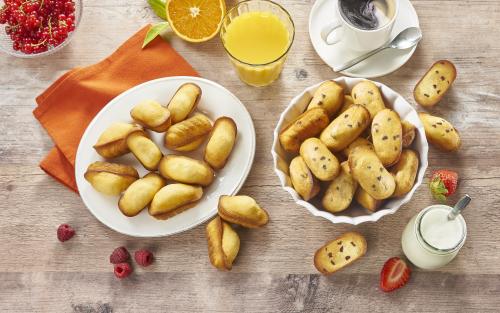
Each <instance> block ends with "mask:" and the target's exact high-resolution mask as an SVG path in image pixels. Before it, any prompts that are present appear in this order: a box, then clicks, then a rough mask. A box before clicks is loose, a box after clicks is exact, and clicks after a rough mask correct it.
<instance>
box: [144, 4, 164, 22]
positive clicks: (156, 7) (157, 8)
mask: <svg viewBox="0 0 500 313" xmlns="http://www.w3.org/2000/svg"><path fill="white" fill-rule="evenodd" d="M165 2H166V0H148V3H149V5H150V6H151V9H153V11H154V12H155V14H156V15H158V17H159V18H161V19H164V20H167V11H166V9H165Z"/></svg>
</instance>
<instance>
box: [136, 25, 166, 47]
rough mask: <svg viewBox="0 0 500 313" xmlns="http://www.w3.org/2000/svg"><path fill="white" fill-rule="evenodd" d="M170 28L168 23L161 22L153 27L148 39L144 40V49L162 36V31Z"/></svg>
mask: <svg viewBox="0 0 500 313" xmlns="http://www.w3.org/2000/svg"><path fill="white" fill-rule="evenodd" d="M169 27H170V25H169V24H168V22H161V23H158V24H155V25H153V26H151V28H150V29H149V30H148V33H147V34H146V37H145V38H144V42H143V43H142V48H144V47H145V46H147V45H148V44H149V43H150V42H151V41H153V39H155V38H156V37H158V35H160V33H161V32H162V31H164V30H165V29H167V28H169Z"/></svg>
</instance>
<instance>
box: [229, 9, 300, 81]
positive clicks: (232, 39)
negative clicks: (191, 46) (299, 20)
mask: <svg viewBox="0 0 500 313" xmlns="http://www.w3.org/2000/svg"><path fill="white" fill-rule="evenodd" d="M255 2H260V3H261V5H259V6H258V8H256V9H257V10H255V11H252V8H251V7H250V8H247V9H245V10H241V11H244V12H242V13H240V10H239V9H238V8H237V7H236V8H234V9H232V10H231V11H230V12H229V13H228V16H226V18H225V20H224V22H223V26H222V29H221V38H222V42H223V44H224V47H225V49H226V51H227V52H228V54H229V56H230V59H231V61H232V63H233V65H234V67H235V69H236V72H237V73H238V75H239V77H240V79H241V80H242V81H243V82H245V83H247V84H249V85H252V86H266V85H269V84H270V83H272V82H273V81H274V80H276V79H277V78H278V77H279V75H280V73H281V70H282V68H283V64H284V62H285V59H286V53H287V52H288V49H289V48H290V45H291V44H292V41H293V36H294V30H293V23H292V21H291V19H290V17H289V15H288V13H286V11H284V10H283V9H281V7H279V6H278V5H277V4H274V3H272V2H269V1H260V0H253V1H247V2H242V3H240V4H239V5H238V6H242V5H246V6H251V5H252V3H255ZM262 3H264V4H266V5H270V6H275V7H276V8H279V9H281V10H282V13H281V14H279V11H277V9H276V8H273V9H272V13H271V9H270V10H269V11H267V10H265V9H266V8H265V7H263V6H262ZM235 9H236V10H235ZM280 15H281V16H280Z"/></svg>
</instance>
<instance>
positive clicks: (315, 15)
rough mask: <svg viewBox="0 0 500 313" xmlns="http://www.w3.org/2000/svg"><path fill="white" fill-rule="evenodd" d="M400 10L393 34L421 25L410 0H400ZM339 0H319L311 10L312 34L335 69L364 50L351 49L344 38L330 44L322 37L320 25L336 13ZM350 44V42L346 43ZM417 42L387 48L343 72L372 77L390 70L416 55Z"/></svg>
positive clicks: (350, 74)
mask: <svg viewBox="0 0 500 313" xmlns="http://www.w3.org/2000/svg"><path fill="white" fill-rule="evenodd" d="M399 1H400V3H399V14H398V16H397V18H396V23H395V24H394V28H393V30H392V34H391V38H394V37H395V36H396V35H397V34H398V33H399V32H401V31H402V30H403V29H405V28H408V27H419V23H418V16H417V12H415V9H414V8H413V5H412V4H411V2H410V1H409V0H399ZM336 6H337V0H317V1H316V2H315V3H314V5H313V7H312V9H311V13H310V14H309V37H310V38H311V42H312V44H313V47H314V49H315V50H316V52H317V53H318V55H319V57H320V58H321V59H322V60H323V61H324V62H325V63H326V64H328V66H330V67H331V68H332V69H333V68H335V67H337V66H339V65H341V64H342V63H344V62H347V61H349V60H352V59H354V58H355V57H357V56H359V55H361V54H363V53H362V52H357V51H352V50H351V49H349V48H348V47H347V45H346V42H345V41H342V42H339V43H337V44H335V45H327V44H326V43H325V42H323V40H322V39H321V36H320V33H321V29H323V27H325V26H326V25H327V24H328V23H329V22H330V21H331V20H332V19H333V18H335V17H336V14H337V13H335V12H336V10H335V7H336ZM347 44H348V43H347ZM416 48H417V46H415V47H413V48H410V49H407V50H396V49H386V50H384V51H382V52H380V53H378V54H376V55H374V56H372V57H370V58H368V59H366V60H364V61H363V62H361V63H359V64H357V65H355V66H353V67H351V68H349V69H347V70H345V71H342V72H340V73H341V74H343V75H347V76H352V77H365V78H373V77H380V76H384V75H387V74H390V73H392V72H394V71H395V70H397V69H398V68H400V67H401V66H403V65H404V64H405V63H406V62H407V61H408V60H409V59H410V57H411V56H412V55H413V52H415V49H416Z"/></svg>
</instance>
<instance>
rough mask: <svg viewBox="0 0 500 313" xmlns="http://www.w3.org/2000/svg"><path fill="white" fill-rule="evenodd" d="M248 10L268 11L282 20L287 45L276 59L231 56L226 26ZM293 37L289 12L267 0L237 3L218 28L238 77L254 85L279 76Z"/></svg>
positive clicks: (272, 80) (249, 0)
mask: <svg viewBox="0 0 500 313" xmlns="http://www.w3.org/2000/svg"><path fill="white" fill-rule="evenodd" d="M249 12H265V13H270V14H273V15H275V16H276V17H278V18H279V19H280V20H281V21H282V22H283V24H284V26H285V28H286V30H287V31H288V46H287V47H286V49H285V52H284V53H283V54H282V55H281V56H279V57H278V58H277V59H276V60H273V61H271V62H268V63H264V64H252V63H247V62H244V61H242V60H239V59H238V58H236V57H235V56H233V55H232V54H231V52H229V50H228V48H227V46H226V42H225V34H226V32H227V27H228V26H229V25H230V24H231V22H232V21H233V20H234V19H235V18H237V17H238V16H240V15H242V14H245V13H249ZM294 37H295V26H294V24H293V21H292V18H291V17H290V14H289V13H288V12H287V11H286V10H285V9H284V8H283V7H282V6H281V5H279V4H277V3H275V2H273V1H269V0H247V1H243V2H240V3H238V4H237V5H235V6H234V7H233V8H231V9H230V10H229V11H228V12H227V14H226V16H225V17H224V19H223V21H222V26H221V30H220V38H221V40H222V44H223V46H224V49H225V50H226V52H227V54H228V56H229V59H230V60H231V63H232V64H233V66H234V69H235V70H236V73H237V74H238V76H239V78H240V79H241V81H243V82H244V83H246V84H248V85H251V86H255V87H263V86H267V85H269V84H271V83H272V82H274V81H275V80H276V79H277V78H278V77H279V75H280V73H281V71H282V69H283V65H284V63H285V60H286V57H287V54H288V51H289V50H290V47H291V46H292V43H293V39H294Z"/></svg>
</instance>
